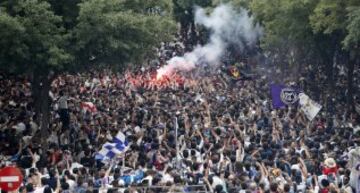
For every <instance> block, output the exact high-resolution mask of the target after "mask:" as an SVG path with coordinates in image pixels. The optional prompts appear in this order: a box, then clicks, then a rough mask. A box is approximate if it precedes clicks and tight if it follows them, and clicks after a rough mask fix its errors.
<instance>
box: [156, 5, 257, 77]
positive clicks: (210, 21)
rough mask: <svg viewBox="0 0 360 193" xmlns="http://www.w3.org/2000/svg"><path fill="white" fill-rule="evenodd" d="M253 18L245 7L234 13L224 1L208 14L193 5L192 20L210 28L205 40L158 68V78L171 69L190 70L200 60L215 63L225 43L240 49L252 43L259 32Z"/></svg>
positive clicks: (222, 52)
mask: <svg viewBox="0 0 360 193" xmlns="http://www.w3.org/2000/svg"><path fill="white" fill-rule="evenodd" d="M253 20H254V19H253V17H250V16H249V14H248V11H246V10H245V9H241V10H240V11H239V12H237V11H235V9H234V8H232V7H231V6H230V5H228V4H225V5H219V6H218V7H216V8H215V9H214V11H213V12H212V13H211V14H210V15H207V14H206V12H205V10H204V9H203V8H200V7H197V8H196V10H195V23H196V24H198V25H203V26H205V27H206V28H208V29H209V30H210V31H211V35H210V40H209V42H208V43H207V44H205V45H203V46H201V45H197V46H196V47H195V49H194V50H193V51H192V52H188V53H185V54H184V56H182V57H179V56H176V57H173V58H171V59H170V60H169V61H167V65H166V66H163V67H162V68H160V69H159V70H158V77H162V76H163V75H168V74H171V73H172V72H173V71H174V70H179V71H185V72H186V71H190V70H192V69H194V68H196V66H197V65H200V64H202V63H207V64H209V65H216V64H218V63H219V61H220V58H221V56H222V55H223V54H224V51H225V50H226V48H227V46H228V45H229V44H235V45H237V47H238V48H239V49H241V50H242V49H244V48H245V46H250V47H251V46H253V45H254V44H255V43H256V41H257V39H258V38H259V36H260V35H261V34H262V29H261V27H260V26H259V25H258V24H255V25H254V22H253ZM241 50H240V51H241Z"/></svg>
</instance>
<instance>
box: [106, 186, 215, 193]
mask: <svg viewBox="0 0 360 193" xmlns="http://www.w3.org/2000/svg"><path fill="white" fill-rule="evenodd" d="M126 189H129V190H130V189H131V190H136V192H137V193H210V191H208V190H207V188H206V186H205V185H189V186H186V185H184V186H181V185H180V186H179V185H174V186H148V187H143V186H142V187H138V186H134V187H129V188H100V189H99V193H107V192H112V191H115V192H116V193H122V192H124V191H125V190H126Z"/></svg>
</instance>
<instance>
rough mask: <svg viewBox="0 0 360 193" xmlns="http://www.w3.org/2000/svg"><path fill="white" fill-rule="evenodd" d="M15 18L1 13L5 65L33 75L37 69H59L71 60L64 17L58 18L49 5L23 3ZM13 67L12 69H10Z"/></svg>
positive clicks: (0, 44)
mask: <svg viewBox="0 0 360 193" xmlns="http://www.w3.org/2000/svg"><path fill="white" fill-rule="evenodd" d="M17 6H18V7H16V10H17V12H16V13H15V14H14V16H13V17H12V16H10V15H8V14H7V13H2V14H1V19H0V26H4V27H1V29H2V30H0V36H1V37H6V38H5V39H6V40H2V41H0V47H2V48H5V49H2V51H1V54H0V56H1V60H0V61H1V65H2V66H3V67H4V68H10V69H16V68H18V69H20V70H21V71H28V72H31V71H32V70H34V69H41V70H43V71H48V70H49V69H54V70H59V69H62V68H63V67H64V65H65V64H67V63H69V61H70V60H71V55H70V54H68V53H67V52H66V51H65V49H64V43H65V41H66V36H65V35H64V33H63V28H62V27H61V21H62V20H61V17H59V16H56V15H55V14H54V13H53V12H52V11H51V9H50V5H49V4H48V3H47V2H44V1H40V0H23V1H20V3H19V4H18V5H17ZM9 65H11V67H9Z"/></svg>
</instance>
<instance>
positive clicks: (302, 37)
mask: <svg viewBox="0 0 360 193" xmlns="http://www.w3.org/2000/svg"><path fill="white" fill-rule="evenodd" d="M315 3H316V1H307V0H272V1H266V0H253V1H251V2H250V9H251V11H252V13H253V14H254V15H255V16H256V20H257V21H258V22H260V23H261V24H262V25H263V27H264V30H265V35H264V37H263V38H262V41H261V44H262V47H263V48H264V49H265V50H266V51H269V52H271V53H273V54H274V55H279V54H280V55H284V56H285V57H291V58H292V59H293V57H297V58H302V59H304V58H305V57H310V56H309V51H308V50H309V48H310V47H312V46H313V42H314V36H313V34H312V28H311V26H310V24H309V15H310V14H311V13H312V10H313V9H314V6H315Z"/></svg>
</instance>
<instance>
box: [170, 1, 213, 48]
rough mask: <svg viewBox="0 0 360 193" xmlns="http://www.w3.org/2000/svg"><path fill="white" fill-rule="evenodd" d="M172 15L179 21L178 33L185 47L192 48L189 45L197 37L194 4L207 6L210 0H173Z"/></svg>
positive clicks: (209, 4) (193, 42) (210, 3)
mask: <svg viewBox="0 0 360 193" xmlns="http://www.w3.org/2000/svg"><path fill="white" fill-rule="evenodd" d="M173 4H174V17H175V20H176V21H177V22H179V23H180V26H181V28H180V34H181V36H182V38H183V40H184V43H185V46H186V47H187V49H192V47H191V46H190V45H192V44H195V43H196V41H197V39H198V37H197V35H196V26H195V22H194V16H195V14H194V10H195V6H200V7H209V6H211V5H212V0H173Z"/></svg>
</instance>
